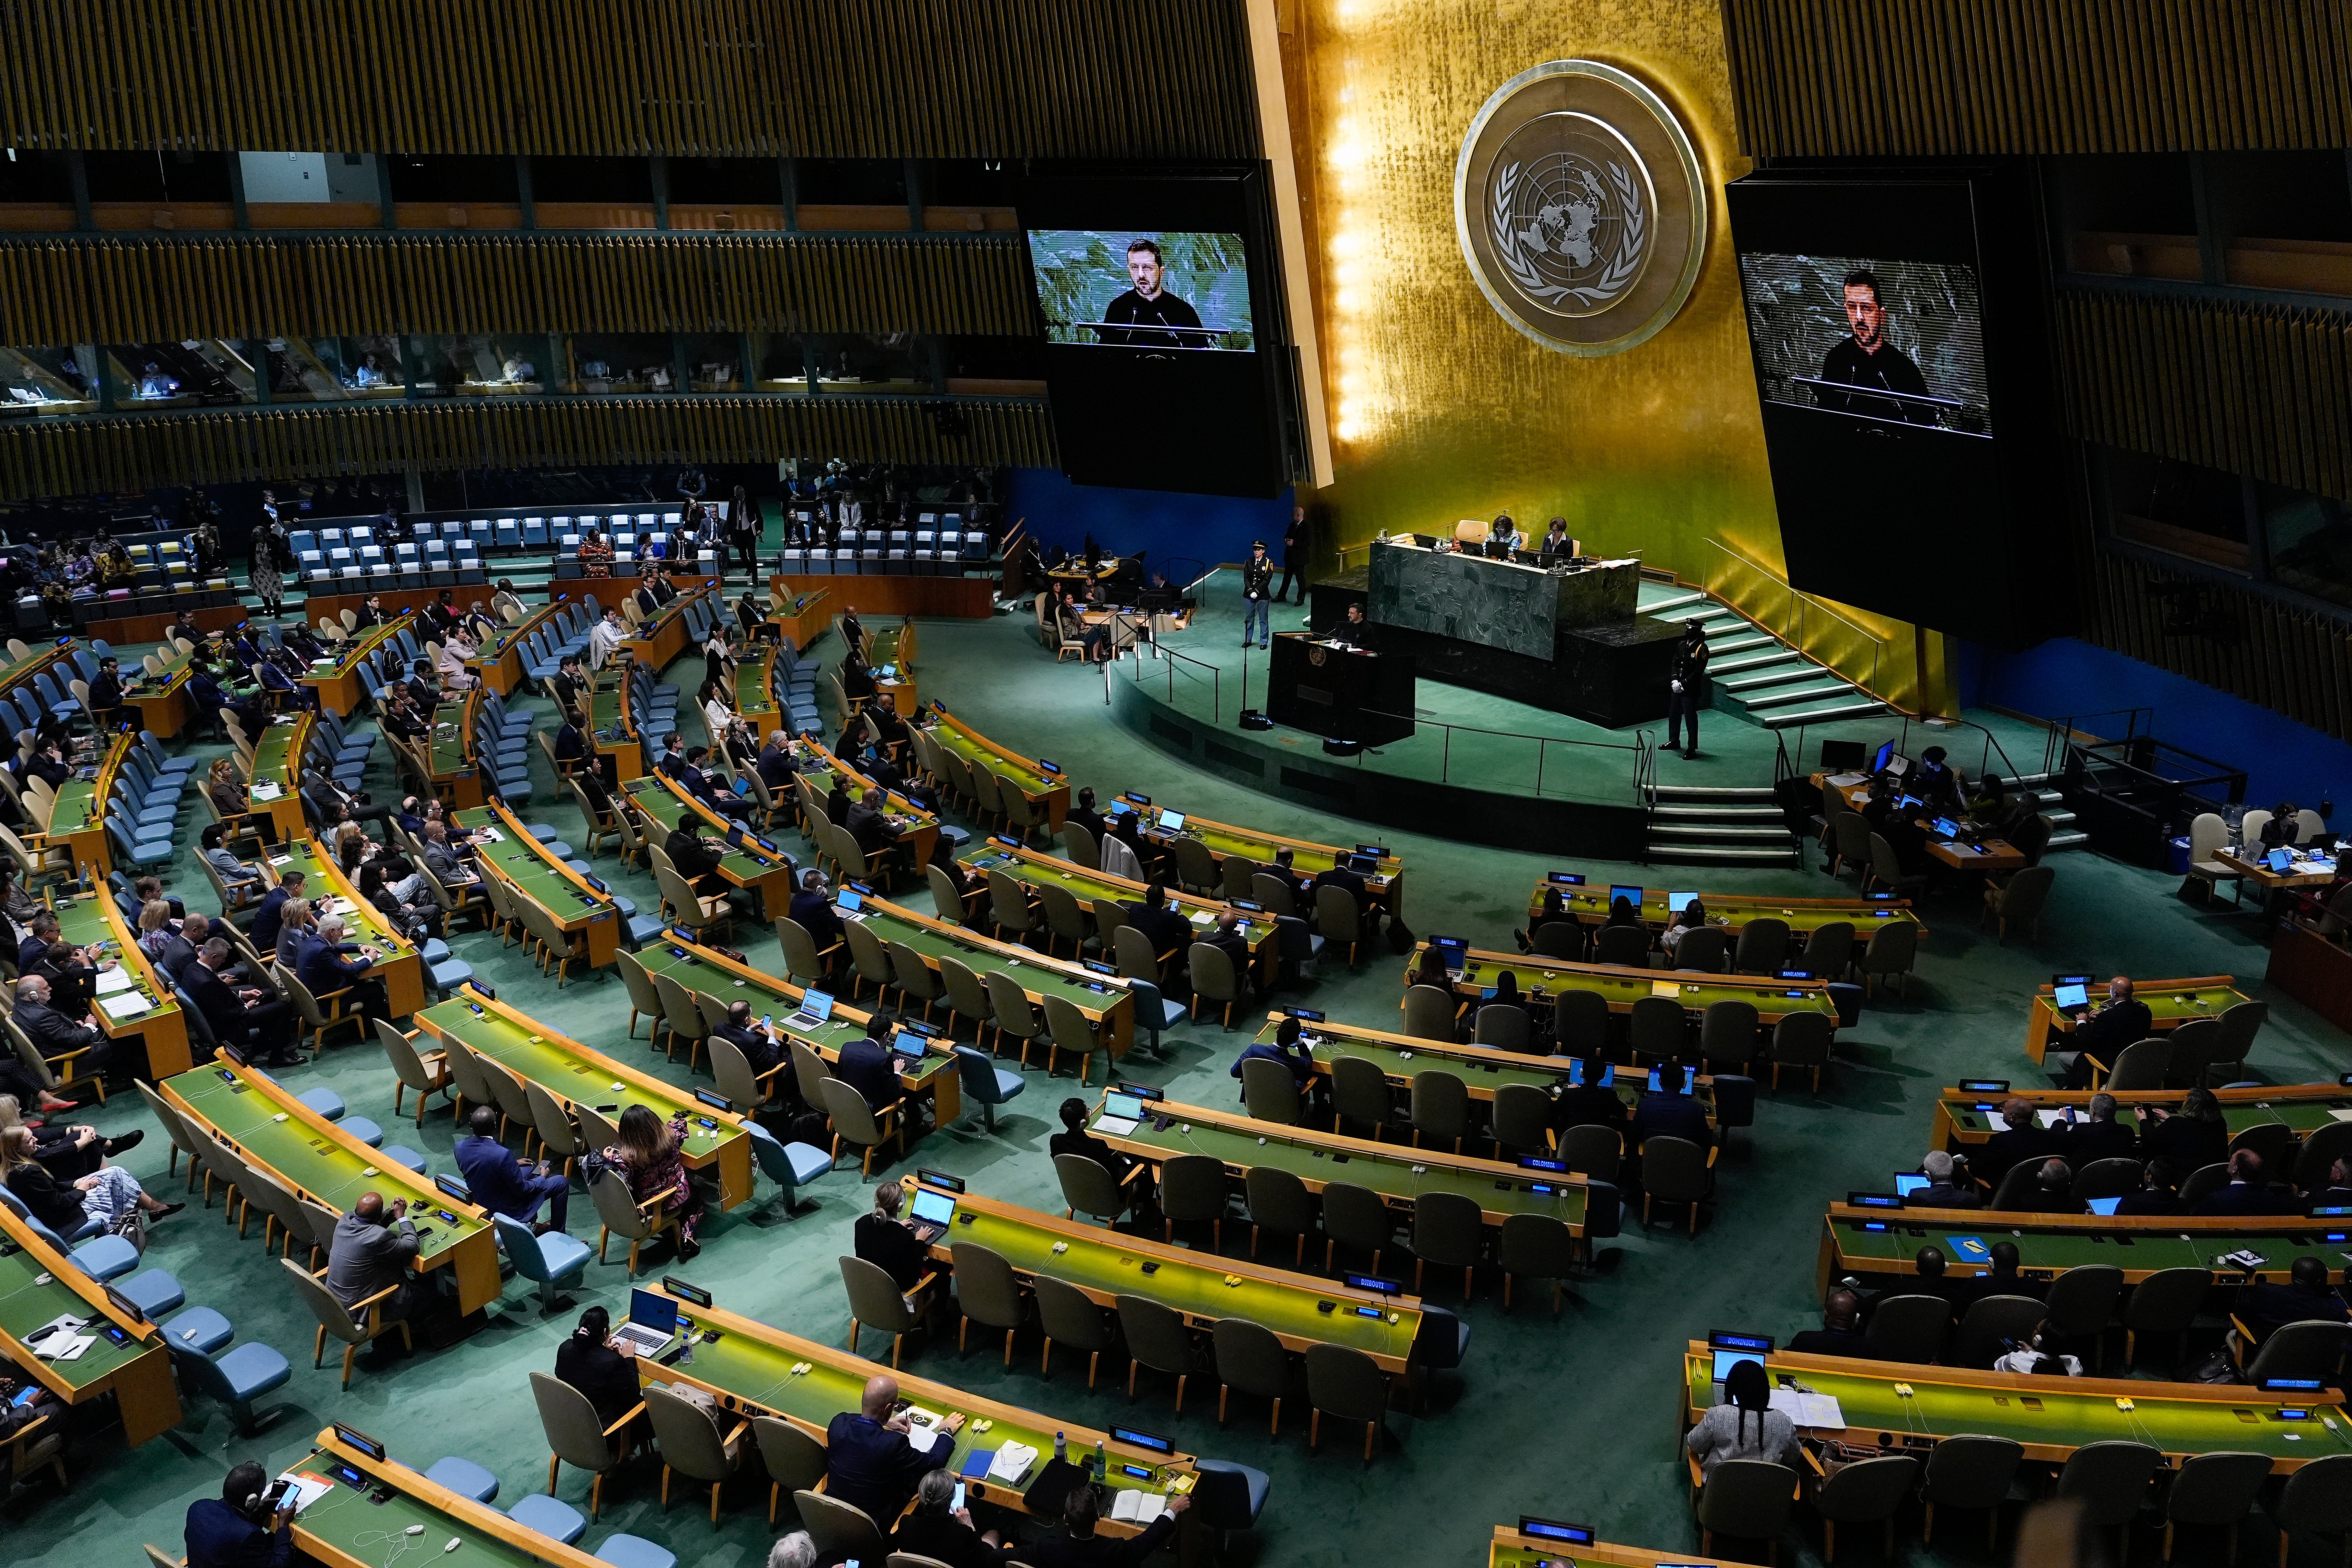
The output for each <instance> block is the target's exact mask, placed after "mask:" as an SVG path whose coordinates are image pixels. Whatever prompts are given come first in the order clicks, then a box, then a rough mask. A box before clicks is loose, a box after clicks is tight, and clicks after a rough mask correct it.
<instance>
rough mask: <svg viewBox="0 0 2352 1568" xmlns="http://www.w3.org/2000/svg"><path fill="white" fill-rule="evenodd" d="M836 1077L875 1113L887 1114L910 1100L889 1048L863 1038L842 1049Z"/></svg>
mask: <svg viewBox="0 0 2352 1568" xmlns="http://www.w3.org/2000/svg"><path fill="white" fill-rule="evenodd" d="M833 1076H834V1077H835V1078H837V1079H840V1080H841V1081H842V1082H844V1083H845V1084H847V1085H848V1086H849V1087H850V1088H852V1089H856V1091H857V1094H858V1098H860V1099H861V1100H865V1101H866V1105H867V1106H868V1107H870V1108H871V1109H873V1110H886V1109H887V1108H888V1107H890V1106H893V1105H896V1104H898V1101H899V1100H902V1099H904V1098H905V1097H906V1092H907V1091H906V1090H905V1089H903V1088H902V1087H900V1085H899V1083H898V1067H897V1065H896V1064H894V1063H893V1062H892V1061H891V1059H890V1052H889V1050H888V1048H887V1047H884V1046H883V1045H882V1044H881V1043H880V1042H879V1041H877V1040H870V1039H866V1038H865V1037H862V1036H861V1037H859V1038H857V1039H855V1040H852V1041H850V1042H849V1043H848V1044H847V1045H845V1046H844V1047H841V1055H840V1058H839V1059H837V1060H836V1061H835V1063H834V1064H833Z"/></svg>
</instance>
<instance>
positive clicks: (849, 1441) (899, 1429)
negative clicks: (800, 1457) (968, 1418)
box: [824, 1377, 963, 1520]
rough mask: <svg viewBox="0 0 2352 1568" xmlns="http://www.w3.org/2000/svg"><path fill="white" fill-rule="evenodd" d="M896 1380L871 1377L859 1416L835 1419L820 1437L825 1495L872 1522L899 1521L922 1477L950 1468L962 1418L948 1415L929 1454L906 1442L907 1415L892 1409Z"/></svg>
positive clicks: (845, 1412)
mask: <svg viewBox="0 0 2352 1568" xmlns="http://www.w3.org/2000/svg"><path fill="white" fill-rule="evenodd" d="M897 1404H898V1379H897V1378H894V1377H869V1378H867V1379H866V1393H865V1396H864V1397H863V1398H861V1399H860V1400H859V1401H858V1407H857V1413H856V1415H851V1414H850V1413H849V1412H847V1411H844V1412H842V1413H841V1414H840V1415H836V1416H835V1417H834V1418H833V1423H832V1425H831V1426H827V1427H826V1428H825V1434H824V1476H825V1495H826V1496H828V1497H830V1498H832V1499H833V1500H835V1501H836V1502H845V1503H848V1504H850V1505H851V1506H852V1507H854V1508H862V1509H864V1510H866V1513H867V1514H868V1515H870V1516H871V1517H873V1518H875V1519H877V1520H880V1519H897V1518H898V1515H899V1513H900V1511H901V1510H904V1509H905V1508H906V1506H907V1502H908V1499H910V1498H912V1497H913V1496H914V1495H915V1487H916V1484H917V1483H918V1482H919V1481H920V1480H921V1479H923V1477H924V1476H925V1474H927V1473H928V1472H929V1471H931V1470H933V1469H936V1468H939V1467H940V1466H942V1465H944V1464H946V1463H947V1462H948V1457H949V1456H950V1455H951V1454H953V1453H954V1452H955V1434H956V1432H957V1430H958V1429H959V1428H961V1426H963V1416H962V1415H961V1413H959V1412H951V1413H950V1415H948V1417H947V1419H946V1421H945V1422H943V1423H942V1426H944V1427H945V1430H944V1431H942V1432H941V1433H940V1436H939V1437H938V1438H937V1439H936V1440H934V1441H933V1443H932V1444H931V1446H930V1447H928V1448H919V1447H916V1446H915V1445H914V1444H913V1443H911V1442H909V1441H908V1436H907V1425H908V1424H907V1414H906V1412H905V1411H903V1410H898V1409H894V1408H893V1406H895V1405H897Z"/></svg>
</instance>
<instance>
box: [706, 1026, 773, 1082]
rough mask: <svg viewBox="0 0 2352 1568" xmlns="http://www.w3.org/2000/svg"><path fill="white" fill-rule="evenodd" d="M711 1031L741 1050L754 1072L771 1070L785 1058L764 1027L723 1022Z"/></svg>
mask: <svg viewBox="0 0 2352 1568" xmlns="http://www.w3.org/2000/svg"><path fill="white" fill-rule="evenodd" d="M755 1022H756V1020H755ZM711 1033H712V1034H713V1035H715V1036H717V1037H719V1039H722V1040H724V1041H726V1042H727V1043H728V1044H729V1045H730V1046H733V1047H735V1048H736V1049H737V1050H739V1051H741V1052H742V1053H743V1059H744V1060H745V1061H747V1062H749V1063H751V1070H752V1071H753V1072H754V1073H764V1072H768V1071H771V1070H772V1069H773V1068H775V1066H776V1065H777V1064H778V1063H779V1062H781V1061H782V1060H783V1059H784V1054H783V1052H782V1050H781V1049H779V1048H778V1047H777V1046H776V1044H775V1042H773V1041H772V1040H771V1039H769V1038H768V1036H767V1031H765V1030H763V1029H756V1028H744V1029H739V1028H737V1027H736V1026H734V1025H732V1024H721V1025H719V1027H718V1028H716V1029H714V1030H712V1031H711Z"/></svg>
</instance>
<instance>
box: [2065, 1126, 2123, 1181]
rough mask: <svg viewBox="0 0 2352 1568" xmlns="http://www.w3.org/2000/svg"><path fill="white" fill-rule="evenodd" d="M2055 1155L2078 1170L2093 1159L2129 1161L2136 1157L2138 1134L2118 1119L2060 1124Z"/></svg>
mask: <svg viewBox="0 0 2352 1568" xmlns="http://www.w3.org/2000/svg"><path fill="white" fill-rule="evenodd" d="M2053 1131H2057V1132H2058V1157H2059V1158H2060V1159H2062V1160H2063V1161H2065V1162H2066V1163H2068V1164H2070V1165H2072V1166H2074V1169H2075V1170H2076V1171H2077V1172H2079V1171H2081V1170H2082V1168H2083V1167H2084V1166H2085V1165H2087V1164H2089V1163H2091V1162H2092V1161H2094V1160H2130V1159H2135V1158H2137V1154H2138V1149H2139V1139H2138V1136H2137V1134H2136V1133H2134V1132H2133V1131H2132V1130H2131V1129H2130V1128H2128V1127H2126V1126H2124V1125H2123V1124H2122V1123H2121V1122H2119V1121H2077V1122H2075V1123H2074V1125H2073V1126H2071V1127H2068V1126H2066V1125H2065V1124H2064V1123H2063V1122H2062V1123H2060V1125H2059V1127H2058V1128H2056V1129H2054V1130H2053Z"/></svg>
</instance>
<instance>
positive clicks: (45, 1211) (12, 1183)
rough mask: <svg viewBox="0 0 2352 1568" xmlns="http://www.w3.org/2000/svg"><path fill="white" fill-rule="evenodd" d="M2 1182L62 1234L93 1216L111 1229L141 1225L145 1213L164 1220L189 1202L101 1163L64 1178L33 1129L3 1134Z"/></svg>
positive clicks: (0, 1137) (0, 1134)
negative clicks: (151, 1191) (46, 1159)
mask: <svg viewBox="0 0 2352 1568" xmlns="http://www.w3.org/2000/svg"><path fill="white" fill-rule="evenodd" d="M0 1183H5V1184H6V1185H7V1188H8V1190H9V1191H10V1192H12V1193H14V1194H16V1196H17V1197H19V1198H21V1199H23V1200H24V1204H25V1206H26V1208H28V1209H30V1210H32V1212H33V1217H34V1218H36V1219H37V1220H39V1221H40V1222H41V1223H42V1224H43V1225H45V1226H48V1227H49V1228H50V1229H51V1230H53V1231H56V1232H57V1233H58V1235H59V1236H71V1235H72V1234H73V1233H74V1232H76V1231H78V1230H79V1229H80V1228H81V1227H82V1226H83V1225H84V1224H85V1223H87V1222H89V1221H91V1220H96V1221H97V1222H98V1223H99V1224H100V1226H104V1227H105V1228H106V1229H107V1230H109V1231H122V1230H131V1229H135V1228H136V1227H137V1222H138V1221H139V1220H140V1219H142V1218H143V1217H145V1216H148V1215H153V1216H155V1217H157V1218H161V1217H162V1216H163V1215H169V1214H178V1213H179V1212H180V1211H181V1210H182V1209H183V1208H185V1207H186V1206H187V1205H184V1204H167V1203H164V1202H163V1201H162V1200H160V1199H157V1198H151V1197H149V1196H148V1195H147V1194H146V1192H145V1190H144V1189H142V1187H141V1186H140V1185H139V1180H138V1178H137V1177H135V1176H133V1175H132V1174H131V1173H130V1172H128V1171H126V1170H124V1169H123V1168H122V1167H121V1166H120V1165H101V1166H100V1167H99V1168H98V1169H97V1170H95V1171H92V1172H90V1173H89V1174H88V1175H86V1176H78V1177H75V1178H73V1179H72V1180H70V1181H59V1180H58V1178H57V1176H56V1175H54V1174H53V1173H51V1172H50V1170H49V1168H48V1167H47V1165H44V1164H42V1163H41V1161H40V1156H39V1153H38V1149H37V1145H36V1143H35V1142H34V1141H33V1130H32V1129H31V1128H29V1127H22V1126H18V1127H11V1128H10V1129H8V1131H5V1132H0Z"/></svg>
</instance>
